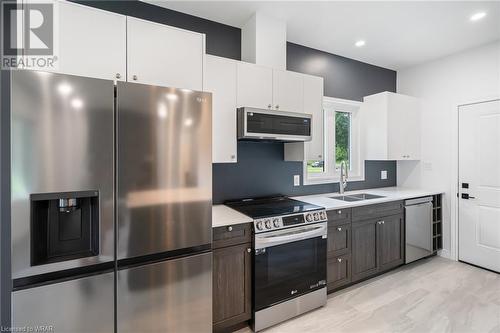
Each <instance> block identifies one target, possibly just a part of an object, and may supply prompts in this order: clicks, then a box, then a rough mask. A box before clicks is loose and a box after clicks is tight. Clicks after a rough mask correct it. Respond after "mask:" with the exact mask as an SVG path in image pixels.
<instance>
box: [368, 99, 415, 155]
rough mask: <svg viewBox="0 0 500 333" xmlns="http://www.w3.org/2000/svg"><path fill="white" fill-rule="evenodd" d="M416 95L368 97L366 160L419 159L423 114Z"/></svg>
mask: <svg viewBox="0 0 500 333" xmlns="http://www.w3.org/2000/svg"><path fill="white" fill-rule="evenodd" d="M419 105H420V104H419V101H418V99H417V98H415V97H411V96H406V95H401V94H395V93H390V92H383V93H379V94H375V95H371V96H367V97H365V98H364V102H363V105H362V106H361V109H360V118H361V127H362V135H361V147H362V149H363V151H364V152H363V155H364V157H365V159H366V160H419V159H420V136H421V134H420V133H421V130H420V113H419V108H420V106H419Z"/></svg>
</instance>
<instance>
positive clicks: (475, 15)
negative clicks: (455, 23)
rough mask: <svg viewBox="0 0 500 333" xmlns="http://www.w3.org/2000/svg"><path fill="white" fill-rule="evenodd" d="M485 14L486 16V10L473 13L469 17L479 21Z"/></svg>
mask: <svg viewBox="0 0 500 333" xmlns="http://www.w3.org/2000/svg"><path fill="white" fill-rule="evenodd" d="M485 16H486V13H485V12H477V13H475V14H473V15H472V16H471V17H470V18H469V19H470V20H471V21H472V22H475V21H479V20H480V19H483V18H484V17H485Z"/></svg>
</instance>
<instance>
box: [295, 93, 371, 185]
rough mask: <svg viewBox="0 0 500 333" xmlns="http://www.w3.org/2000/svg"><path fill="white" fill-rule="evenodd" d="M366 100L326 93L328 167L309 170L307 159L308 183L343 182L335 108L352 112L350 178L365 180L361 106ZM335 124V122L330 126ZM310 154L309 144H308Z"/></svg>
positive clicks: (325, 120) (304, 172)
mask: <svg viewBox="0 0 500 333" xmlns="http://www.w3.org/2000/svg"><path fill="white" fill-rule="evenodd" d="M362 104H363V103H362V102H358V101H352V100H347V99H340V98H333V97H326V96H325V97H323V126H324V127H323V128H324V131H323V136H324V137H323V139H324V141H323V156H324V157H325V158H324V161H323V165H324V171H323V172H318V173H308V172H307V159H305V160H304V162H303V179H304V185H315V184H334V183H338V182H339V178H340V172H339V170H336V168H335V112H337V111H338V112H348V113H350V114H351V131H350V138H351V141H350V142H351V144H350V146H351V154H350V160H351V163H350V167H351V170H349V177H348V182H351V181H363V180H365V161H364V159H363V158H362V154H361V144H360V143H361V139H360V135H361V124H360V115H359V110H360V108H361V105H362ZM329 124H331V126H329ZM305 149H306V154H305V156H308V155H307V149H308V145H307V144H306V145H305Z"/></svg>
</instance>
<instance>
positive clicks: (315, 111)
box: [303, 75, 325, 161]
mask: <svg viewBox="0 0 500 333" xmlns="http://www.w3.org/2000/svg"><path fill="white" fill-rule="evenodd" d="M303 78H304V98H303V100H304V113H309V114H312V127H311V130H312V133H313V135H312V140H311V141H310V142H306V145H307V159H308V160H312V161H320V160H323V158H324V157H323V154H324V142H325V138H324V136H323V133H324V116H323V115H324V112H323V78H322V77H317V76H310V75H304V76H303Z"/></svg>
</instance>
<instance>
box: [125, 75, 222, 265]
mask: <svg viewBox="0 0 500 333" xmlns="http://www.w3.org/2000/svg"><path fill="white" fill-rule="evenodd" d="M211 106H212V100H211V94H210V93H202V92H196V91H192V90H187V89H174V88H163V87H155V86H148V85H143V84H137V83H128V82H118V84H117V140H118V141H117V187H118V189H117V198H118V199H117V205H118V212H117V214H118V216H117V218H118V219H117V228H118V229H117V232H118V243H117V256H118V259H123V258H131V257H139V256H144V255H148V254H155V253H161V252H167V251H172V250H177V249H182V248H188V247H195V246H200V245H205V244H209V243H211V238H212V236H211V235H212V234H211V232H212V221H211V219H212V215H211V209H212V146H211V138H212V111H211Z"/></svg>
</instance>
